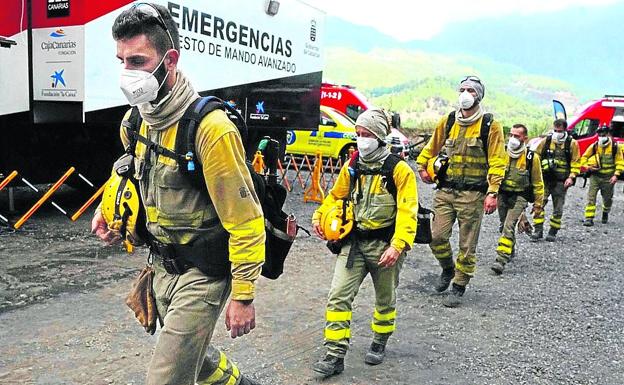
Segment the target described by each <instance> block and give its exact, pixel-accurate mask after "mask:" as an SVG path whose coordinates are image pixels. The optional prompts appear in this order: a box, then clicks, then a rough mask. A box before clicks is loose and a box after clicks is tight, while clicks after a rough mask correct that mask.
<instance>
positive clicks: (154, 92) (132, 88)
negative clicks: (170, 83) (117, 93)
mask: <svg viewBox="0 0 624 385" xmlns="http://www.w3.org/2000/svg"><path fill="white" fill-rule="evenodd" d="M165 57H167V54H165V56H163V58H162V60H161V61H160V63H158V65H157V66H156V68H155V69H154V71H152V72H147V71H141V70H129V69H125V68H123V69H122V70H121V77H120V79H119V87H120V88H121V91H123V93H124V95H125V96H126V99H128V103H129V104H130V105H131V106H136V105H138V104H143V103H148V102H151V101H153V100H155V99H156V97H157V96H158V91H160V88H161V87H162V86H163V84H165V80H167V77H168V76H169V71H167V75H165V78H164V79H163V81H162V83H160V84H158V79H156V76H154V73H156V71H157V70H158V68H160V66H161V65H162V63H163V61H164V60H165Z"/></svg>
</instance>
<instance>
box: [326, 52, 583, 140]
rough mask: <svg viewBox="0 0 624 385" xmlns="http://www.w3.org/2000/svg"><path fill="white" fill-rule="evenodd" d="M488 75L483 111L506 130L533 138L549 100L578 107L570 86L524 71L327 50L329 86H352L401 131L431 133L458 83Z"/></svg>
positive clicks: (422, 56)
mask: <svg viewBox="0 0 624 385" xmlns="http://www.w3.org/2000/svg"><path fill="white" fill-rule="evenodd" d="M473 73H478V74H482V73H487V74H488V76H487V78H485V77H484V78H483V79H484V83H485V84H486V96H485V99H484V103H483V104H484V106H485V107H486V109H487V110H488V111H491V112H493V113H494V114H495V115H496V116H497V118H498V119H499V120H500V121H501V122H502V123H503V125H505V126H511V125H512V124H514V123H519V122H523V123H525V124H527V125H529V126H530V128H532V129H533V130H534V131H535V132H537V131H542V130H544V129H546V128H548V127H549V126H550V124H551V122H552V112H551V111H552V107H551V100H552V98H553V97H555V98H558V99H562V100H563V101H564V102H565V103H566V104H568V105H573V104H576V103H578V100H577V99H576V96H575V95H574V91H573V89H574V87H573V86H572V85H570V84H568V83H565V82H562V81H558V80H555V79H550V78H547V77H540V76H535V75H530V74H527V73H526V72H525V71H523V70H522V69H520V68H518V67H516V66H511V65H506V64H500V63H496V62H493V61H490V60H487V59H482V58H476V57H469V56H466V55H455V56H454V55H442V54H430V53H424V52H419V51H406V50H399V49H394V50H392V49H374V50H372V51H370V52H368V53H366V54H364V53H361V52H357V51H355V50H350V49H345V48H330V49H328V50H327V63H326V67H325V71H324V77H325V79H326V80H327V81H334V82H337V83H348V84H352V85H355V86H356V87H357V88H358V89H360V91H362V92H363V93H364V94H365V95H367V96H368V97H370V98H371V100H372V102H373V103H374V104H377V105H380V106H383V107H386V108H388V109H391V110H394V111H398V112H400V113H401V115H402V119H403V125H404V126H405V127H412V128H417V129H424V130H427V129H431V127H432V126H433V125H434V124H435V122H437V120H438V119H439V118H440V117H441V116H443V115H444V114H446V113H448V112H449V111H450V110H452V109H453V108H454V106H455V104H456V103H457V83H458V81H459V80H460V79H461V77H462V76H463V75H465V74H473Z"/></svg>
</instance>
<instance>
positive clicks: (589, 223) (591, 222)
mask: <svg viewBox="0 0 624 385" xmlns="http://www.w3.org/2000/svg"><path fill="white" fill-rule="evenodd" d="M593 225H594V218H585V220H584V221H583V226H587V227H591V226H593Z"/></svg>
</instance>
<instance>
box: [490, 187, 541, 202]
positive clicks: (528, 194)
mask: <svg viewBox="0 0 624 385" xmlns="http://www.w3.org/2000/svg"><path fill="white" fill-rule="evenodd" d="M498 193H499V195H501V196H502V197H503V198H507V199H509V198H515V197H519V196H520V197H523V198H524V199H526V201H527V202H530V203H532V202H535V195H534V194H533V187H532V186H530V187H528V188H527V189H526V190H524V191H506V190H503V189H502V188H501V189H500V190H499V191H498Z"/></svg>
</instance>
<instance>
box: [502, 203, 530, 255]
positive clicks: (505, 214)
mask: <svg viewBox="0 0 624 385" xmlns="http://www.w3.org/2000/svg"><path fill="white" fill-rule="evenodd" d="M527 205H528V202H527V200H526V199H525V198H524V197H522V196H521V195H515V194H499V195H498V217H499V218H500V221H501V225H502V232H501V236H500V238H498V246H497V247H496V254H497V255H498V256H497V257H496V260H497V261H499V262H500V263H502V264H503V265H505V264H507V262H509V259H510V258H511V254H512V253H513V251H514V249H515V247H516V225H517V224H518V219H519V218H520V215H521V214H522V213H523V212H524V210H525V209H526V207H527Z"/></svg>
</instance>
